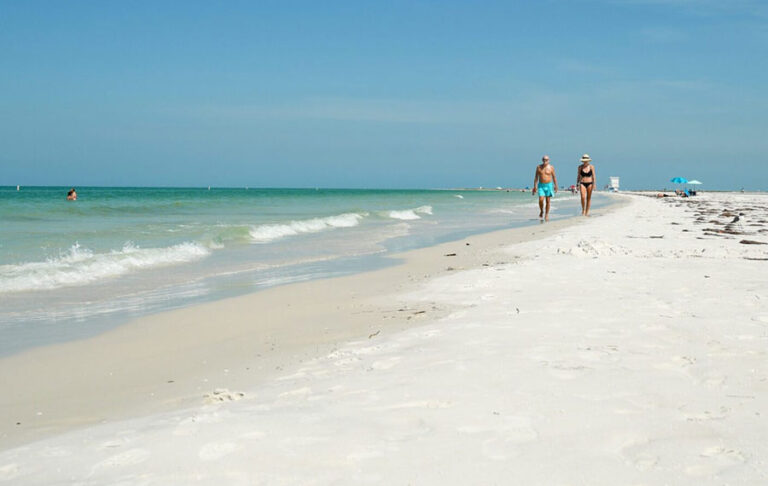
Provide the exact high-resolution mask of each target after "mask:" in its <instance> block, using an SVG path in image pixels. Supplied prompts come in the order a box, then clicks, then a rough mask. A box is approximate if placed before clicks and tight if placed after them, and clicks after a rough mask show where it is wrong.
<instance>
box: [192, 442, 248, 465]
mask: <svg viewBox="0 0 768 486" xmlns="http://www.w3.org/2000/svg"><path fill="white" fill-rule="evenodd" d="M237 449H238V447H237V444H235V443H234V442H211V443H210V444H205V445H204V446H203V447H201V448H200V452H198V454H197V455H198V457H199V458H200V459H202V460H203V461H215V460H217V459H221V458H222V457H224V456H226V455H229V454H231V453H233V452H235V451H236V450H237Z"/></svg>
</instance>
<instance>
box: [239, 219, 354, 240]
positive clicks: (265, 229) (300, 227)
mask: <svg viewBox="0 0 768 486" xmlns="http://www.w3.org/2000/svg"><path fill="white" fill-rule="evenodd" d="M366 216H367V214H366V213H363V214H360V213H344V214H339V215H336V216H328V217H327V218H313V219H305V220H301V221H291V222H289V223H278V224H262V225H259V226H255V227H253V228H251V230H250V235H251V240H252V241H253V242H255V243H268V242H270V241H273V240H277V239H280V238H285V237H287V236H295V235H298V234H302V233H317V232H320V231H325V230H329V229H335V228H351V227H353V226H357V225H358V224H360V220H362V219H363V218H364V217H366Z"/></svg>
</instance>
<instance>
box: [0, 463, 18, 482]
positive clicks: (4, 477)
mask: <svg viewBox="0 0 768 486" xmlns="http://www.w3.org/2000/svg"><path fill="white" fill-rule="evenodd" d="M18 475H19V465H18V464H16V463H11V464H6V465H5V466H0V481H3V482H5V481H10V480H11V479H15V478H16V477H17V476H18Z"/></svg>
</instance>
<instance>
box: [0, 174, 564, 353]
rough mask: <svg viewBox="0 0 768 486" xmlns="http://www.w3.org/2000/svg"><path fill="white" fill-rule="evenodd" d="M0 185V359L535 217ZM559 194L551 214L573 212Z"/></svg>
mask: <svg viewBox="0 0 768 486" xmlns="http://www.w3.org/2000/svg"><path fill="white" fill-rule="evenodd" d="M67 189H68V188H66V187H58V188H51V187H42V188H37V187H22V188H21V190H19V191H17V190H16V188H15V187H5V188H0V222H2V232H1V233H0V337H4V338H5V339H2V340H0V342H2V344H0V353H3V352H6V353H7V352H9V350H15V349H18V348H19V347H26V346H31V345H35V344H40V343H43V342H48V341H50V340H61V339H69V338H71V337H76V336H80V335H87V334H89V333H93V332H98V331H99V330H101V329H103V328H104V327H105V326H109V325H114V323H116V322H119V321H121V320H125V319H127V318H128V317H133V316H136V315H141V314H144V313H147V312H154V311H157V310H160V309H165V308H171V307H178V306H180V305H187V304H189V303H192V302H197V301H201V300H206V299H211V298H218V297H224V296H228V295H234V294H238V293H244V292H248V291H252V290H255V289H258V288H262V287H266V286H270V285H277V284H281V283H285V282H290V281H295V280H303V279H308V278H320V277H324V276H329V275H335V274H340V273H349V272H353V271H358V270H363V269H366V268H371V267H374V266H381V265H385V264H389V263H390V262H387V261H386V260H383V259H382V258H381V256H384V255H386V254H387V252H390V251H393V250H402V249H408V248H415V247H419V246H425V245H429V244H433V243H436V242H440V241H445V240H448V239H451V238H457V237H460V236H463V235H467V234H472V233H478V232H483V231H488V230H492V229H497V228H502V227H509V226H516V225H521V224H525V223H526V222H531V219H533V221H532V222H536V221H535V216H536V213H537V208H536V207H535V198H532V197H531V196H530V194H529V193H520V192H505V191H443V190H439V191H429V190H338V189H333V190H331V189H317V190H316V189H246V188H237V189H217V188H212V189H210V190H208V189H207V188H99V187H93V188H91V187H79V188H77V189H78V200H77V201H74V202H73V201H66V200H65V197H66V193H67ZM577 206H578V201H577V200H576V198H575V197H573V196H564V197H558V198H557V199H556V200H555V204H554V210H553V211H554V213H553V216H554V217H564V216H567V215H571V214H573V213H574V212H576V211H577V209H576V208H577Z"/></svg>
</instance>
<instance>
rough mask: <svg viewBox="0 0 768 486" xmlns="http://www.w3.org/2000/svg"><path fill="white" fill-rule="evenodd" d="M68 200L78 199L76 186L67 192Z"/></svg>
mask: <svg viewBox="0 0 768 486" xmlns="http://www.w3.org/2000/svg"><path fill="white" fill-rule="evenodd" d="M67 201H77V191H76V190H75V188H74V187H73V188H72V189H70V190H69V192H67Z"/></svg>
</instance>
